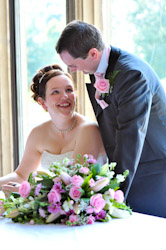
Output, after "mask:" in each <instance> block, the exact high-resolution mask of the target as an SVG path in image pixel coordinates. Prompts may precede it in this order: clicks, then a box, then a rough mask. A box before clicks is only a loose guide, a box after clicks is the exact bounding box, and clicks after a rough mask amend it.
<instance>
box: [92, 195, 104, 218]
mask: <svg viewBox="0 0 166 250" xmlns="http://www.w3.org/2000/svg"><path fill="white" fill-rule="evenodd" d="M105 204H106V201H105V200H104V199H103V197H102V195H101V194H95V195H93V196H91V198H90V205H91V206H92V207H93V210H94V212H95V213H99V212H100V211H101V210H102V209H103V208H104V207H105Z"/></svg>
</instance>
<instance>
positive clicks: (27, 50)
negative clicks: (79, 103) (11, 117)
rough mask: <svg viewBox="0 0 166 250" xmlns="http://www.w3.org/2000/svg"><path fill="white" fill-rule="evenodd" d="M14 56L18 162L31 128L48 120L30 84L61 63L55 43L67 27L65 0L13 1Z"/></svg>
mask: <svg viewBox="0 0 166 250" xmlns="http://www.w3.org/2000/svg"><path fill="white" fill-rule="evenodd" d="M15 11H16V54H17V62H16V65H17V89H18V91H17V105H18V121H19V122H18V127H19V129H18V133H19V135H18V136H19V158H20V159H21V158H22V154H23V151H24V146H25V141H26V139H27V136H28V134H29V132H30V131H31V130H32V128H33V127H34V126H36V125H38V124H39V123H42V122H44V121H46V120H48V119H49V115H48V114H47V113H46V112H44V110H43V109H42V107H41V106H40V105H38V104H37V103H36V102H35V101H34V100H33V99H32V98H31V95H32V92H31V91H30V84H31V80H32V78H33V76H34V74H36V72H37V70H38V69H39V68H41V67H43V66H46V65H50V64H54V63H58V64H60V65H61V66H62V67H63V68H64V67H65V66H64V65H62V61H61V60H60V58H59V56H58V55H57V54H56V52H55V45H56V41H57V39H58V38H59V35H60V33H61V31H62V29H63V28H64V26H65V25H66V0H61V1H59V0H47V1H41V0H35V1H33V0H28V1H26V0H22V1H19V0H16V1H15Z"/></svg>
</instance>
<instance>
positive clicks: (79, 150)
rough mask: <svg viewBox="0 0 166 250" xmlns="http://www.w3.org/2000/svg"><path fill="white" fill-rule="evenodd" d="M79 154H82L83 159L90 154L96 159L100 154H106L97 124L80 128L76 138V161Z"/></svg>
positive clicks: (74, 156)
mask: <svg viewBox="0 0 166 250" xmlns="http://www.w3.org/2000/svg"><path fill="white" fill-rule="evenodd" d="M78 154H81V156H82V157H83V155H84V154H90V155H93V157H94V158H95V159H97V158H98V156H99V155H100V154H105V149H104V145H103V142H102V138H101V135H100V131H99V128H98V126H97V124H95V123H89V124H86V125H83V126H81V127H80V129H79V133H78V135H77V137H76V144H75V148H74V153H73V158H74V159H76V157H77V155H78Z"/></svg>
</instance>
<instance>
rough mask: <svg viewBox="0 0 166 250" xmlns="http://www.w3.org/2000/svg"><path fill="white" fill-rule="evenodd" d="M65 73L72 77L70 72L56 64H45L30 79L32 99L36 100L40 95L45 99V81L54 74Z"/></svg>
mask: <svg viewBox="0 0 166 250" xmlns="http://www.w3.org/2000/svg"><path fill="white" fill-rule="evenodd" d="M59 75H65V76H67V77H69V78H70V79H71V81H72V82H73V79H72V77H71V75H70V74H68V73H66V72H64V71H63V69H62V68H61V67H60V66H59V65H58V64H53V65H50V66H46V67H44V68H41V69H39V70H38V72H37V74H36V75H35V76H34V77H33V79H32V84H31V90H32V92H33V95H32V97H33V99H34V100H35V101H36V102H38V98H39V97H42V98H43V99H44V100H45V93H46V83H47V81H48V80H50V79H51V78H52V77H54V76H59Z"/></svg>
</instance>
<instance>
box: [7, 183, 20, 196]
mask: <svg viewBox="0 0 166 250" xmlns="http://www.w3.org/2000/svg"><path fill="white" fill-rule="evenodd" d="M20 185H21V184H20V183H18V182H8V183H7V184H4V185H2V191H3V192H4V193H5V196H6V198H8V197H9V195H10V193H12V192H18V191H19V187H20Z"/></svg>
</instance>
